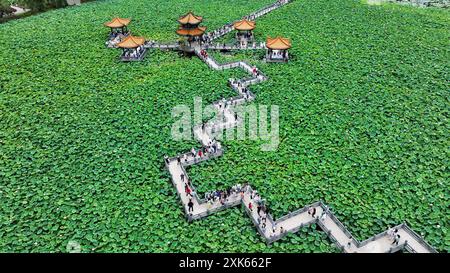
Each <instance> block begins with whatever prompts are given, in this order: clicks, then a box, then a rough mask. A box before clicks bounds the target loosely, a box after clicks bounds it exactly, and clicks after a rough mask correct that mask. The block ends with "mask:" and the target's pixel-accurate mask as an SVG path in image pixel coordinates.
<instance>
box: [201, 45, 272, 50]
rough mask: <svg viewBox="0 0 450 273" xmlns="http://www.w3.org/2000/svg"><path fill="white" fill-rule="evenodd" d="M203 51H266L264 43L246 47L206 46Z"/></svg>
mask: <svg viewBox="0 0 450 273" xmlns="http://www.w3.org/2000/svg"><path fill="white" fill-rule="evenodd" d="M204 49H205V50H260V49H266V45H265V43H258V44H254V45H253V44H249V45H248V46H246V47H242V46H240V45H233V44H218V43H217V44H215V45H214V44H208V45H205V46H204Z"/></svg>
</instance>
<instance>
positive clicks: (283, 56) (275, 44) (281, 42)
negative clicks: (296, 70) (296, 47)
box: [266, 36, 292, 62]
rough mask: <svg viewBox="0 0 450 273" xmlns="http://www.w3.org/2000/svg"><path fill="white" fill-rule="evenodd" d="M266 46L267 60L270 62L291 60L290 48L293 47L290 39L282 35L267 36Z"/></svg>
mask: <svg viewBox="0 0 450 273" xmlns="http://www.w3.org/2000/svg"><path fill="white" fill-rule="evenodd" d="M266 47H267V53H266V60H267V61H268V62H287V61H288V60H289V54H288V49H289V48H291V47H292V44H291V41H290V40H289V39H287V38H283V37H280V36H278V37H276V38H270V37H267V41H266Z"/></svg>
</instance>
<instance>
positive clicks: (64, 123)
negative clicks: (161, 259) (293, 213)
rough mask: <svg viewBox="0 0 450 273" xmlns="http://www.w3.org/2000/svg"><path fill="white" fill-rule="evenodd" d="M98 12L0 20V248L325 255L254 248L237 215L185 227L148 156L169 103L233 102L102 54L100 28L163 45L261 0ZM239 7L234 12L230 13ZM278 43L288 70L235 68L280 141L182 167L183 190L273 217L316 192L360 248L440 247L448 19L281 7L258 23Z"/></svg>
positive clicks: (157, 154)
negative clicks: (395, 240)
mask: <svg viewBox="0 0 450 273" xmlns="http://www.w3.org/2000/svg"><path fill="white" fill-rule="evenodd" d="M132 2H133V4H132V5H130V4H129V3H130V1H126V0H111V1H95V2H90V3H87V4H84V5H82V6H80V7H75V8H66V9H61V10H54V11H50V12H47V13H43V14H40V15H37V16H32V17H28V18H25V19H22V20H16V21H11V22H8V23H5V24H1V25H0V41H1V42H0V200H1V202H0V252H66V246H67V243H68V242H69V241H77V242H79V243H80V245H81V247H82V251H83V252H123V251H125V252H337V251H338V250H337V249H335V247H334V245H332V243H331V242H330V241H329V240H328V239H326V236H325V234H324V233H322V232H317V231H315V229H314V228H315V227H314V226H312V227H309V228H304V229H303V230H302V231H301V232H299V233H297V234H295V235H289V236H288V237H287V238H285V239H283V240H281V241H279V242H276V243H274V244H273V245H272V246H270V247H267V246H266V245H265V243H264V242H263V240H262V239H261V238H260V236H259V235H258V234H257V233H256V232H255V229H254V227H253V225H252V224H251V221H250V219H249V218H248V217H246V216H244V212H243V210H242V209H240V208H235V209H230V210H227V211H223V212H220V213H217V214H215V215H212V216H210V217H208V218H206V219H204V220H201V221H196V222H194V223H191V224H189V223H187V222H186V220H185V218H184V215H183V210H182V208H181V205H180V203H179V200H178V199H177V196H176V193H175V190H174V189H173V187H172V184H171V183H170V179H169V175H168V173H167V172H166V171H165V169H164V164H163V160H162V156H163V155H165V154H167V155H176V154H179V153H181V152H183V151H186V150H189V149H190V148H191V147H198V143H197V142H196V141H182V142H177V141H173V140H172V139H171V134H170V130H171V126H172V124H173V122H174V120H173V118H172V117H171V111H172V108H173V107H174V106H176V105H179V104H186V105H192V103H193V99H194V97H196V96H201V97H202V98H203V102H204V104H205V105H206V104H207V103H209V102H212V101H214V100H217V99H219V98H222V97H230V96H232V95H234V93H233V92H232V90H231V89H229V88H227V86H226V82H227V78H229V77H241V76H243V74H242V72H240V71H224V72H216V71H213V70H210V69H209V68H208V67H207V66H206V65H204V64H203V63H202V62H201V61H200V60H198V59H196V58H192V59H189V58H181V57H180V56H178V54H176V53H174V52H160V51H152V52H150V54H149V55H148V57H147V58H146V60H145V61H144V62H142V63H132V64H124V63H119V62H118V61H117V57H118V56H119V54H120V53H119V51H117V50H113V49H107V48H105V47H104V42H105V39H106V36H107V32H108V30H107V29H105V28H104V27H103V26H102V24H103V23H104V22H106V21H108V20H109V19H111V18H112V17H114V16H121V17H131V18H133V22H132V24H131V26H130V28H131V29H132V31H133V33H135V34H137V35H144V36H146V37H148V38H150V39H153V40H157V41H172V40H176V39H177V37H176V35H175V33H174V30H175V28H176V27H177V24H176V22H175V20H176V18H177V17H178V16H179V15H182V14H184V13H185V12H186V11H188V10H194V11H195V13H197V14H200V15H202V16H204V18H205V19H206V21H205V25H206V26H208V28H209V29H214V28H217V27H219V26H221V25H222V24H224V23H227V22H229V21H231V20H234V19H237V18H240V17H242V16H243V15H245V14H248V13H250V12H251V11H254V10H256V9H258V8H260V7H262V6H264V5H266V4H268V3H271V2H272V0H254V1H236V0H202V1H188V0H177V1H175V0H164V1H162V0H156V1H145V0H134V1H132ZM237 5H239V8H236V6H237ZM255 34H256V37H257V38H258V39H264V38H265V37H266V36H267V35H270V36H276V35H283V36H286V37H289V38H291V39H292V41H293V48H292V50H291V55H292V57H293V59H292V61H291V62H290V63H289V64H286V65H283V64H280V65H278V64H265V63H264V62H261V61H260V60H259V59H260V57H261V54H237V55H236V56H228V55H222V54H220V53H218V54H215V56H216V57H217V59H219V60H220V61H228V60H232V59H248V60H249V61H250V62H252V63H254V64H256V65H258V67H259V68H260V69H261V70H262V71H264V73H265V74H267V75H268V76H269V77H270V80H269V81H267V82H265V83H263V84H260V85H257V86H254V87H253V88H252V90H253V91H254V92H255V93H256V95H257V98H256V101H255V102H254V103H256V104H265V105H278V106H279V107H280V138H281V144H280V146H279V149H278V150H277V151H275V152H262V151H261V150H260V144H261V143H259V142H256V141H239V142H238V141H228V142H227V141H225V142H224V143H223V145H224V146H225V147H226V148H227V151H226V153H225V155H224V156H223V157H222V158H220V159H217V160H214V161H210V162H207V163H204V164H201V165H197V166H195V167H192V168H190V169H189V170H188V172H189V175H190V177H191V178H192V179H193V180H194V183H195V184H196V186H197V188H198V190H199V191H200V192H205V191H207V190H210V189H216V188H220V187H228V186H231V185H233V184H235V183H238V182H247V181H248V182H250V183H251V184H252V185H254V186H255V187H256V188H257V189H258V191H259V192H260V193H261V195H262V196H264V197H266V198H267V199H268V202H269V204H270V207H271V209H272V211H273V213H274V216H275V217H279V216H282V215H284V214H285V213H287V212H288V211H290V210H294V209H296V208H299V207H302V206H304V205H305V204H309V203H311V202H313V201H316V200H319V199H322V200H324V201H325V202H326V203H328V204H330V205H331V207H332V209H333V210H334V212H335V213H336V215H337V216H338V217H339V219H340V220H341V221H342V222H343V223H344V224H345V225H346V226H347V227H348V228H349V230H350V231H351V232H352V233H353V234H354V235H355V237H357V238H358V239H360V240H362V239H365V238H367V237H369V236H372V235H374V234H376V233H379V232H381V231H384V230H385V229H386V228H387V226H388V225H394V224H399V223H401V222H403V221H406V222H407V223H408V224H409V225H410V226H411V227H412V228H413V229H414V230H415V231H417V232H418V233H420V234H422V235H423V236H424V238H425V240H427V241H428V242H429V243H430V244H431V245H433V246H435V247H436V248H437V249H438V250H439V251H445V252H448V251H449V249H450V238H449V236H448V229H449V213H448V207H449V205H450V202H449V192H448V189H449V186H450V183H449V174H448V155H449V150H448V147H449V144H450V143H449V141H448V135H449V123H448V115H449V111H448V109H449V107H448V103H449V93H448V91H449V83H448V80H449V74H448V71H449V62H450V61H449V60H450V52H449V48H448V37H449V35H450V14H449V11H448V10H439V9H417V8H413V7H404V6H396V5H383V6H368V5H366V4H364V3H362V2H360V1H358V0H335V1H328V0H316V1H308V0H296V1H295V2H294V3H292V4H290V5H288V6H286V7H283V8H281V9H279V10H276V11H274V12H273V13H270V14H269V15H267V16H265V17H263V18H261V19H259V20H258V21H257V30H256V33H255Z"/></svg>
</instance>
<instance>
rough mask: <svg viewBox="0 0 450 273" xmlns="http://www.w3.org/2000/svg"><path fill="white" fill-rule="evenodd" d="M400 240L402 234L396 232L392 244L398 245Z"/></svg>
mask: <svg viewBox="0 0 450 273" xmlns="http://www.w3.org/2000/svg"><path fill="white" fill-rule="evenodd" d="M399 242H400V234H395V237H394V241H393V242H392V244H393V245H394V244H395V245H396V246H398V243H399Z"/></svg>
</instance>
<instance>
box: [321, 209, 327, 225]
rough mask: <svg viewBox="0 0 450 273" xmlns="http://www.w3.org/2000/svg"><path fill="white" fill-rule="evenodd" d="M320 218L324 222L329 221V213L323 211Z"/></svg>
mask: <svg viewBox="0 0 450 273" xmlns="http://www.w3.org/2000/svg"><path fill="white" fill-rule="evenodd" d="M319 218H320V221H322V222H324V221H325V220H326V219H327V213H326V212H325V211H322V213H321V214H320V217H319Z"/></svg>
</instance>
